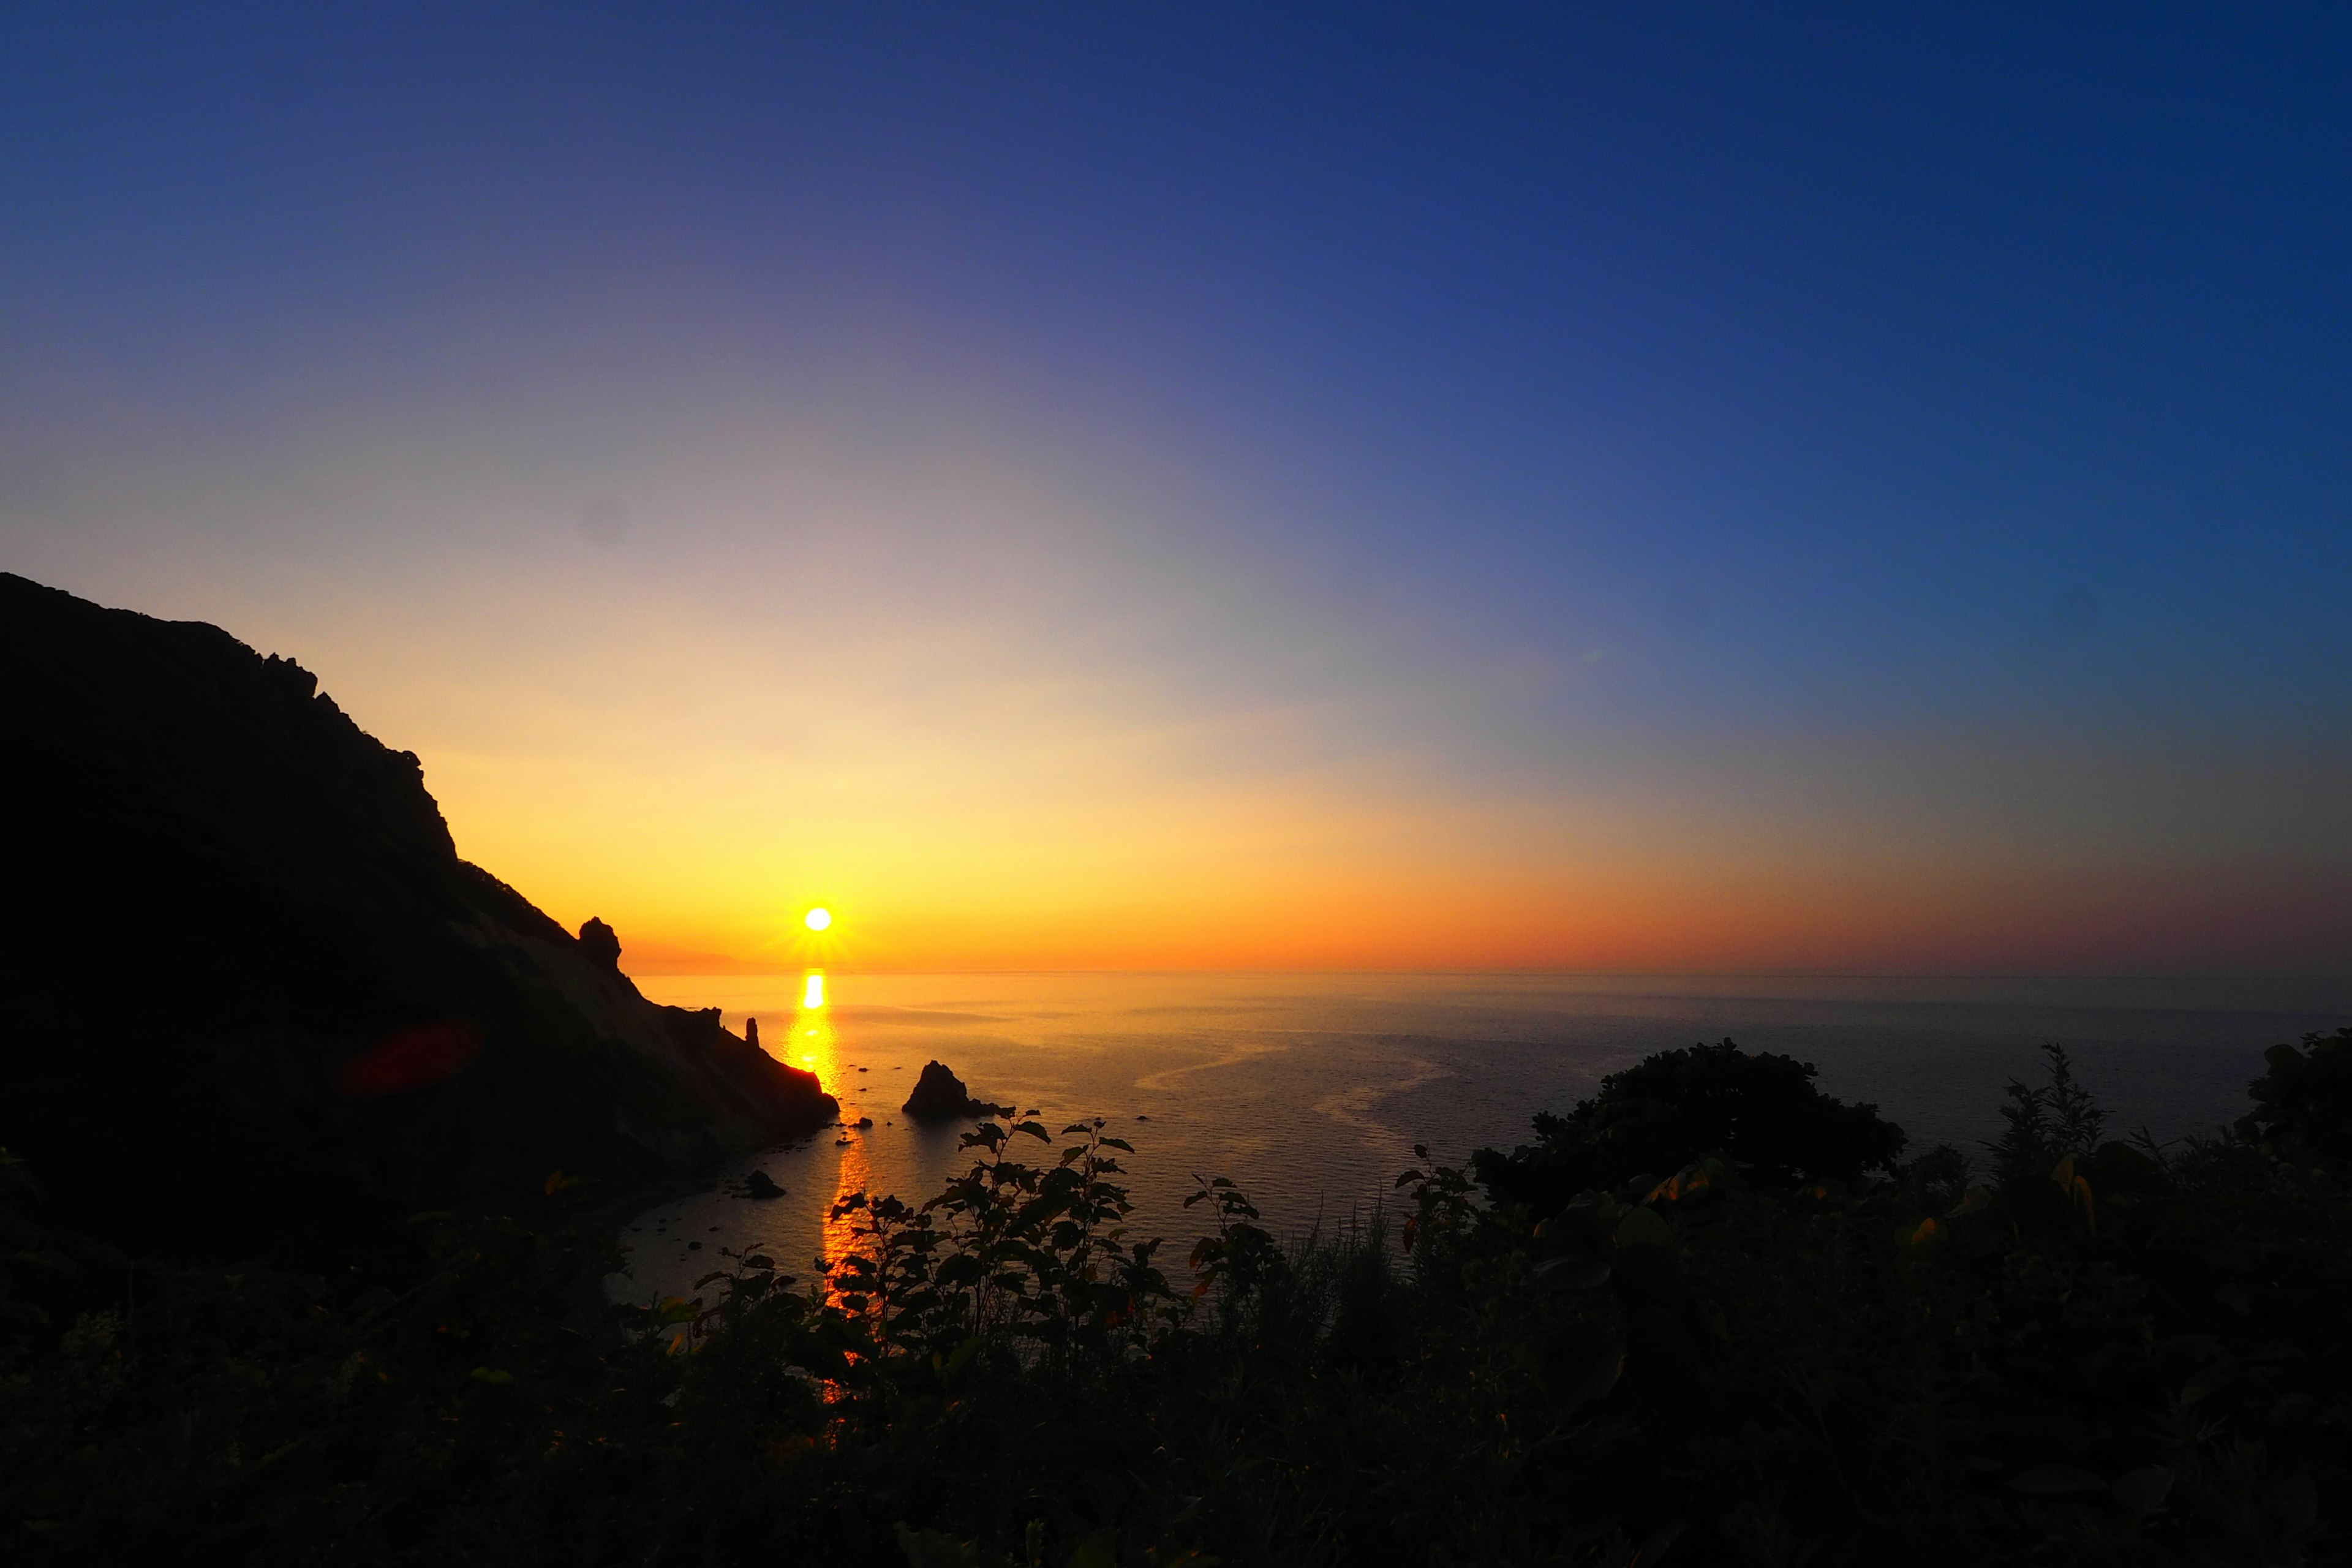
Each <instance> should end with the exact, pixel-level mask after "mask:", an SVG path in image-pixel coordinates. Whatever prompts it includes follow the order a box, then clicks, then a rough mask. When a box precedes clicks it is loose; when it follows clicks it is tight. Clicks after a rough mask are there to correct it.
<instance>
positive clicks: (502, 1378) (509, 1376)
mask: <svg viewBox="0 0 2352 1568" xmlns="http://www.w3.org/2000/svg"><path fill="white" fill-rule="evenodd" d="M473 1378H474V1381H475V1382H476V1383H487V1384H490V1385H491V1386H492V1387H494V1388H495V1387H497V1386H498V1385H499V1384H508V1383H512V1382H513V1381H514V1373H510V1372H500V1371H499V1370H498V1368H496V1367H489V1366H478V1367H476V1368H475V1369H474V1371H473Z"/></svg>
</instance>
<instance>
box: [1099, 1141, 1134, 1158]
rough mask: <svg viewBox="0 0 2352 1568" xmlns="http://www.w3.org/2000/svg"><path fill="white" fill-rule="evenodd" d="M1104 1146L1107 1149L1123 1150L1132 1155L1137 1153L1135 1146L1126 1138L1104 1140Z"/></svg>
mask: <svg viewBox="0 0 2352 1568" xmlns="http://www.w3.org/2000/svg"><path fill="white" fill-rule="evenodd" d="M1102 1146H1103V1147H1104V1148H1106V1149H1123V1150H1125V1151H1126V1152H1129V1153H1130V1154H1132V1153H1134V1152H1135V1145H1134V1144H1132V1143H1130V1142H1128V1141H1127V1140H1126V1139H1124V1138H1105V1139H1103V1140H1102Z"/></svg>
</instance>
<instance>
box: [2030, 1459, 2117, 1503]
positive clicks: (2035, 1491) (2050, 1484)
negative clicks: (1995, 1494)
mask: <svg viewBox="0 0 2352 1568" xmlns="http://www.w3.org/2000/svg"><path fill="white" fill-rule="evenodd" d="M2009 1489H2010V1490H2011V1491H2017V1492H2023V1493H2024V1494H2025V1495H2026V1496H2028V1497H2070V1496H2073V1495H2074V1494H2075V1493H2078V1492H2103V1491H2105V1490H2106V1489H2107V1483H2106V1482H2105V1480H2103V1479H2100V1478H2099V1477H2097V1476H2095V1475H2093V1474H2092V1473H2091V1472H2090V1471H2088V1470H2084V1469H2077V1468H2075V1467H2074V1466H2073V1465H2061V1464H2058V1463H2056V1462H2054V1461H2053V1462H2052V1463H2050V1464H2046V1465H2035V1466H2033V1467H2032V1468H2030V1469H2023V1470H2020V1471H2018V1472H2017V1474H2015V1475H2013V1476H2011V1477H2010V1478H2009Z"/></svg>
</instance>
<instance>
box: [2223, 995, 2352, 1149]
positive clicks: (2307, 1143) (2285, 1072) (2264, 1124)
mask: <svg viewBox="0 0 2352 1568" xmlns="http://www.w3.org/2000/svg"><path fill="white" fill-rule="evenodd" d="M2263 1063H2264V1065H2265V1066H2266V1067H2267V1068H2269V1070H2268V1071H2266V1072H2264V1073H2263V1076H2262V1077H2260V1078H2258V1079H2254V1081H2253V1083H2252V1085H2251V1086H2249V1088H2248V1090H2247V1092H2248V1093H2249V1094H2250V1095H2251V1096H2252V1099H2253V1101H2254V1109H2253V1110H2252V1112H2251V1113H2250V1114H2249V1115H2248V1116H2247V1117H2246V1118H2245V1120H2243V1121H2241V1122H2240V1123H2239V1124H2238V1126H2239V1130H2240V1131H2242V1133H2243V1134H2244V1135H2245V1136H2246V1137H2249V1138H2252V1139H2258V1140H2260V1141H2262V1142H2266V1143H2270V1144H2272V1145H2273V1146H2275V1147H2278V1148H2281V1149H2284V1150H2287V1151H2290V1152H2296V1153H2308V1154H2310V1155H2312V1156H2315V1157H2319V1158H2326V1159H2333V1160H2342V1159H2347V1158H2352V1027H2347V1028H2342V1029H2338V1030H2336V1033H2334V1034H2333V1035H2327V1036H2321V1035H2317V1034H2310V1035H2305V1036H2304V1037H2303V1048H2302V1049H2300V1050H2298V1049H2296V1048H2295V1047H2293V1046H2284V1045H2282V1046H2273V1047H2271V1048H2270V1049H2269V1050H2267V1051H2265V1052H2263Z"/></svg>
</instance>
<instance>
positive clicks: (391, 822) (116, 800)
mask: <svg viewBox="0 0 2352 1568" xmlns="http://www.w3.org/2000/svg"><path fill="white" fill-rule="evenodd" d="M317 684H318V683H317V680H316V679H315V678H314V677H313V676H312V675H311V674H310V672H309V671H307V670H305V669H303V668H300V667H299V666H298V665H296V664H294V663H292V662H290V661H289V660H285V659H280V658H262V657H260V656H259V655H257V654H256V653H255V652H254V651H253V650H252V649H250V648H248V647H246V646H245V645H244V644H242V643H240V642H238V641H236V639H235V638H234V637H230V636H229V635H228V634H227V633H226V632H224V631H222V630H220V629H219V628H218V627H215V626H205V625H202V624H197V623H189V622H165V621H158V620H153V619H151V618H149V617H147V616H139V615H133V614H131V613H129V612H127V611H121V610H109V609H104V608H101V607H100V606H98V605H91V604H89V603H86V602H85V601H82V600H80V599H77V598H74V597H73V596H71V595H67V594H63V593H60V592H58V591H57V590H55V589H51V588H46V587H43V586H41V585H40V584H36V583H31V582H28V581H26V579H24V578H21V577H16V576H11V575H8V574H0V693H5V710H0V807H4V808H5V817H0V821H5V832H6V834H7V837H8V852H7V857H6V862H7V867H8V874H7V877H6V879H5V883H6V886H5V898H0V1145H5V1146H6V1147H7V1148H9V1149H11V1150H13V1151H15V1152H16V1153H17V1154H19V1155H21V1156H24V1157H26V1159H28V1160H29V1161H30V1162H31V1163H32V1165H33V1169H34V1170H35V1172H36V1173H37V1174H38V1175H39V1177H40V1178H41V1179H42V1180H43V1182H44V1183H45V1184H46V1185H47V1187H48V1188H49V1190H50V1193H51V1194H52V1204H53V1205H54V1206H53V1210H52V1212H53V1213H55V1214H56V1215H57V1216H58V1218H60V1219H68V1220H71V1221H74V1222H79V1223H80V1224H82V1225H84V1226H89V1228H92V1229H94V1230H99V1231H101V1232H108V1233H112V1234H114V1235H117V1236H119V1237H124V1238H125V1239H135V1240H136V1241H137V1242H138V1243H139V1245H140V1246H141V1247H142V1248H143V1247H154V1248H161V1249H165V1250H171V1251H177V1252H183V1253H194V1252H203V1253H214V1254H219V1253H224V1252H229V1253H253V1254H269V1255H274V1256H279V1257H286V1258H301V1259H304V1260H308V1261H312V1262H326V1261H329V1260H331V1259H332V1258H335V1257H337V1256H339V1255H340V1254H341V1252H343V1251H345V1250H348V1248H349V1247H350V1246H351V1241H352V1237H353V1236H354V1235H355V1234H357V1233H358V1232H360V1231H361V1230H363V1229H368V1228H371V1227H373V1229H375V1230H378V1231H383V1229H384V1227H383V1224H382V1222H385V1221H390V1220H396V1219H397V1218H399V1217H402V1216H404V1215H407V1214H410V1213H412V1212H415V1211H416V1210H419V1209H425V1208H433V1207H444V1206H464V1207H478V1206H485V1205H488V1206H498V1205H512V1204H519V1203H522V1202H524V1201H525V1200H527V1199H528V1198H529V1197H530V1196H531V1195H532V1194H538V1193H540V1192H541V1189H542V1187H543V1186H544V1184H546V1181H547V1178H548V1176H549V1175H550V1173H552V1172H555V1171H558V1170H561V1171H562V1172H563V1173H565V1175H566V1177H567V1179H575V1178H581V1177H588V1178H594V1179H597V1180H599V1181H601V1182H604V1183H607V1184H614V1185H620V1184H633V1183H636V1182H639V1181H644V1180H647V1179H651V1178H657V1177H661V1176H664V1175H669V1174H676V1173H682V1172H685V1171H688V1170H690V1169H692V1168H695V1167H697V1166H699V1165H702V1164H706V1163H709V1162H711V1161H714V1160H716V1159H718V1158H719V1157H720V1156H722V1155H724V1154H725V1153H727V1152H730V1151H734V1150H740V1149H743V1148H748V1147H753V1146H756V1145H758V1144H759V1143H761V1142H771V1141H773V1140H775V1139H778V1138H781V1137H785V1136H789V1135H792V1134H793V1133H797V1132H801V1131H807V1130H809V1129H811V1128H814V1127H816V1126H818V1125H821V1124H823V1123H824V1122H827V1121H831V1120H832V1119H833V1117H834V1115H835V1112H836V1110H837V1107H836V1106H835V1102H834V1101H833V1100H832V1099H831V1097H829V1096H827V1095H825V1094H824V1093H823V1092H822V1091H821V1089H819V1087H818V1084H817V1081H816V1079H815V1078H814V1076H813V1075H811V1074H808V1073H804V1072H800V1071H798V1070H796V1069H793V1068H787V1067H785V1066H783V1065H782V1064H781V1063H779V1062H777V1061H775V1060H773V1059H772V1058H770V1057H768V1056H767V1055H766V1054H765V1053H763V1052H761V1051H760V1050H759V1049H758V1048H757V1047H753V1046H751V1045H748V1044H746V1043H745V1042H743V1041H742V1040H740V1039H738V1038H736V1037H734V1036H733V1035H732V1034H730V1033H729V1032H728V1031H726V1030H725V1029H724V1028H722V1027H721V1026H720V1025H719V1015H718V1013H717V1011H716V1010H715V1009H713V1010H711V1011H709V1012H702V1013H695V1012H688V1011H685V1010H682V1009H679V1008H675V1007H662V1006H656V1005H654V1004H653V1003H650V1002H648V1001H646V999H645V997H644V996H642V995H641V994H639V993H638V992H637V989H636V987H635V985H634V984H631V983H630V982H629V979H628V977H627V976H626V975H625V974H624V973H621V971H620V969H619V967H618V958H619V952H620V944H619V941H618V939H617V938H616V937H615V936H614V932H613V931H611V929H610V928H609V927H606V926H604V924H603V923H602V922H601V921H592V922H591V923H590V925H589V926H588V927H587V928H583V934H584V935H585V936H586V937H587V938H588V940H587V941H585V942H583V941H581V940H579V939H575V938H574V937H573V936H572V934H571V933H570V932H568V931H564V930H563V929H562V927H561V926H559V925H557V924H556V923H555V922H554V921H552V920H551V919H549V918H548V917H547V916H546V915H545V914H543V913H541V911H540V910H538V909H536V908H534V907H533V906H532V905H531V904H530V901H529V900H526V899H524V898H523V897H522V896H521V895H520V893H517V892H516V891H515V890H514V889H511V888H509V887H508V886H507V885H506V884H504V883H503V882H500V881H499V880H498V879H496V878H495V877H492V876H491V875H489V874H488V872H486V871H484V870H482V869H481V868H478V867H476V866H472V865H469V864H467V862H465V861H464V860H461V859H459V858H457V851H456V849H455V847H454V846H453V845H452V843H451V840H450V837H449V831H448V827H447V826H446V824H445V823H444V822H443V821H442V818H441V814H440V811H439V808H438V807H436V805H435V804H434V802H433V798H432V796H431V795H428V794H426V793H425V785H424V781H423V777H422V774H421V772H420V770H419V767H418V764H417V761H416V758H415V756H414V755H413V754H411V753H409V752H394V751H391V750H389V749H387V748H386V747H384V746H383V745H382V744H380V743H378V742H376V741H375V740H373V738H372V737H370V736H368V735H367V734H365V733H364V732H362V731H361V730H360V729H359V727H358V726H357V725H355V724H353V723H352V721H351V720H350V719H349V718H347V717H346V716H345V715H344V714H343V713H342V711H341V710H340V709H338V708H337V707H336V706H335V704H334V703H333V702H332V701H331V700H329V699H328V698H327V697H326V696H325V695H323V694H322V693H320V692H319V690H318V689H317ZM384 1233H385V1234H389V1232H388V1231H385V1232H384Z"/></svg>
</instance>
